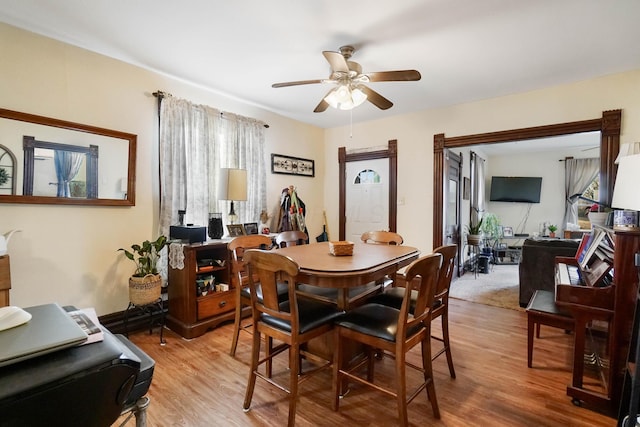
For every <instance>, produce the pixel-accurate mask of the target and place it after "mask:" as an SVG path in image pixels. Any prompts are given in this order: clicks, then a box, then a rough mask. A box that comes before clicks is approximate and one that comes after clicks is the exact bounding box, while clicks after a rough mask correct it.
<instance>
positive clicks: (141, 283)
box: [118, 235, 167, 305]
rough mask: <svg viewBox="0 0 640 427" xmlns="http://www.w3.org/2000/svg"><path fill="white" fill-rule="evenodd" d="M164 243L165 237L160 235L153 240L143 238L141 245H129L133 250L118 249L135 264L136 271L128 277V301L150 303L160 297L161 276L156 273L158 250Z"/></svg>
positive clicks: (141, 303) (165, 242)
mask: <svg viewBox="0 0 640 427" xmlns="http://www.w3.org/2000/svg"><path fill="white" fill-rule="evenodd" d="M166 245H167V237H166V236H162V235H161V236H160V237H158V238H157V239H156V240H155V241H153V242H151V241H149V240H145V241H144V242H142V244H141V245H139V244H134V245H131V249H132V250H133V252H129V251H128V250H126V249H123V248H120V249H118V250H119V251H123V252H124V254H125V256H126V257H127V258H129V259H130V260H131V261H133V262H134V263H135V264H136V271H135V272H134V273H133V275H132V276H131V277H130V278H129V301H131V302H132V303H133V304H135V305H145V304H150V303H152V302H154V301H156V300H158V299H159V298H160V291H161V287H162V277H160V274H158V268H157V266H158V260H159V259H160V251H161V250H162V249H163V248H164V247H165V246H166ZM136 256H137V257H136Z"/></svg>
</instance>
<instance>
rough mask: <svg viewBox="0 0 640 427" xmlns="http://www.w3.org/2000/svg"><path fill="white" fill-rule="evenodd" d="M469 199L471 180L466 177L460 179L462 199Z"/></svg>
mask: <svg viewBox="0 0 640 427" xmlns="http://www.w3.org/2000/svg"><path fill="white" fill-rule="evenodd" d="M470 197H471V180H470V179H469V178H467V177H464V178H463V179H462V199H463V200H469V198H470Z"/></svg>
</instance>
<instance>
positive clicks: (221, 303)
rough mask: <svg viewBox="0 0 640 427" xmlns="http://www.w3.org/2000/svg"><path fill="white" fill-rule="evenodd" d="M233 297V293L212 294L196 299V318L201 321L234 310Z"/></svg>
mask: <svg viewBox="0 0 640 427" xmlns="http://www.w3.org/2000/svg"><path fill="white" fill-rule="evenodd" d="M234 297H235V295H234V294H233V291H228V292H214V293H211V294H209V295H206V296H203V297H198V300H197V318H198V320H203V319H206V318H209V317H212V316H216V315H218V314H222V313H226V312H228V311H232V310H234V309H235V299H234Z"/></svg>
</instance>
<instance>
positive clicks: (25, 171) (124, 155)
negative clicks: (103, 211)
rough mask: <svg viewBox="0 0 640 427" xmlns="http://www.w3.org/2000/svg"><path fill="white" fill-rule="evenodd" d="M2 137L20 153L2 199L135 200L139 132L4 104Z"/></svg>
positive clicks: (111, 203) (0, 120)
mask: <svg viewBox="0 0 640 427" xmlns="http://www.w3.org/2000/svg"><path fill="white" fill-rule="evenodd" d="M0 143H2V145H3V146H4V147H5V148H6V149H8V150H9V151H10V152H11V153H12V155H13V157H14V158H15V167H14V168H13V170H12V173H14V174H15V177H12V178H14V182H15V185H14V186H13V188H11V189H9V190H5V191H0V203H27V204H54V205H90V206H135V180H136V143H137V135H134V134H131V133H126V132H121V131H117V130H112V129H105V128H99V127H96V126H91V125H83V124H79V123H74V122H69V121H66V120H60V119H54V118H50V117H44V116H37V115H34V114H28V113H22V112H18V111H12V110H7V109H0ZM0 167H2V165H0Z"/></svg>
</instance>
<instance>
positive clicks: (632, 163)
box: [611, 154, 640, 211]
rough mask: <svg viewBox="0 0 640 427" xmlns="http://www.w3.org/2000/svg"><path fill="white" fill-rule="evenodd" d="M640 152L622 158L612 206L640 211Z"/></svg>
mask: <svg viewBox="0 0 640 427" xmlns="http://www.w3.org/2000/svg"><path fill="white" fill-rule="evenodd" d="M639 185H640V154H632V155H630V156H623V157H621V158H620V163H619V164H618V174H617V176H616V185H615V187H614V189H613V198H612V200H611V207H613V208H617V209H629V210H634V211H640V191H638V186H639Z"/></svg>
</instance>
